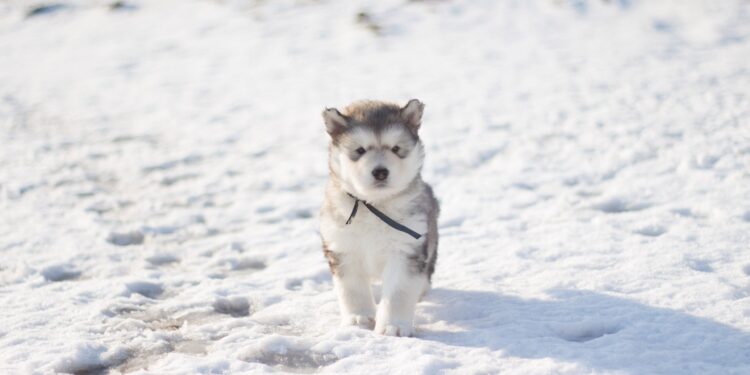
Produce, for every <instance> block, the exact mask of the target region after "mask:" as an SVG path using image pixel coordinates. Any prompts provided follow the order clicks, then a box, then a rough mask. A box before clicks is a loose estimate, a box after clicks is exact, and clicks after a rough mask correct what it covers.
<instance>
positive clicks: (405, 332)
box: [375, 322, 414, 337]
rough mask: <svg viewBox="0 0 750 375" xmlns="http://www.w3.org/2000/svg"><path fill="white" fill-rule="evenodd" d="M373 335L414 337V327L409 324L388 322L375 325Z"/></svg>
mask: <svg viewBox="0 0 750 375" xmlns="http://www.w3.org/2000/svg"><path fill="white" fill-rule="evenodd" d="M375 333H379V334H381V335H386V336H398V337H411V336H413V335H414V325H413V324H412V323H411V322H408V323H407V322H401V323H398V322H389V323H383V324H381V323H380V322H378V323H377V324H376V325H375Z"/></svg>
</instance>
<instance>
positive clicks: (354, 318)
mask: <svg viewBox="0 0 750 375" xmlns="http://www.w3.org/2000/svg"><path fill="white" fill-rule="evenodd" d="M341 325H342V326H359V327H362V328H367V329H372V327H373V326H374V325H375V319H374V318H372V317H369V316H367V315H360V314H346V315H344V317H343V318H342V319H341Z"/></svg>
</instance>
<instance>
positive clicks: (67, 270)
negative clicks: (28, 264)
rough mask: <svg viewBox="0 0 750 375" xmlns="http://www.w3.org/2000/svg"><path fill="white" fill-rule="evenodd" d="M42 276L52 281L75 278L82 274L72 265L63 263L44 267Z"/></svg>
mask: <svg viewBox="0 0 750 375" xmlns="http://www.w3.org/2000/svg"><path fill="white" fill-rule="evenodd" d="M42 276H44V278H45V279H46V280H47V281H52V282H58V281H67V280H75V279H77V278H78V277H80V276H81V271H78V270H76V269H75V268H73V267H72V266H71V265H68V264H61V265H55V266H49V267H47V268H45V269H43V270H42Z"/></svg>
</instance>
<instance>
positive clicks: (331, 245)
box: [321, 196, 427, 279]
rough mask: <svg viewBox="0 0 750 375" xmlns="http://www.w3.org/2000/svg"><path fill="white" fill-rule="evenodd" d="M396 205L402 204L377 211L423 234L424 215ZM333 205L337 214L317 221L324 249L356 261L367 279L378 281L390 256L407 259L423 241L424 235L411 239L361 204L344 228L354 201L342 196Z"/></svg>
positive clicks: (386, 206)
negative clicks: (400, 253)
mask: <svg viewBox="0 0 750 375" xmlns="http://www.w3.org/2000/svg"><path fill="white" fill-rule="evenodd" d="M329 203H332V202H329ZM399 203H402V202H392V203H391V204H389V205H383V206H380V207H377V208H378V209H379V210H380V211H382V212H383V213H384V214H386V215H388V216H389V217H390V218H392V219H393V220H395V221H397V222H399V223H401V224H403V225H405V226H407V227H409V228H411V229H412V230H414V231H416V232H417V233H420V234H424V233H425V232H426V230H427V218H426V216H425V215H424V214H423V213H413V214H410V213H409V212H408V208H407V207H406V205H401V208H399ZM334 204H335V205H336V207H335V209H336V212H337V213H338V214H339V215H325V216H324V217H322V218H321V234H322V235H323V238H324V240H325V241H326V244H327V246H328V249H329V250H331V251H333V252H335V253H338V254H346V256H348V257H352V258H357V259H358V260H359V261H360V262H362V265H363V266H364V267H363V268H364V269H365V270H366V271H367V273H368V274H369V275H368V276H369V277H370V278H371V279H379V277H380V275H381V274H382V271H383V267H384V265H385V262H386V259H387V258H388V256H389V255H390V254H393V253H394V252H402V253H404V254H405V255H407V256H408V255H411V254H413V253H414V252H416V251H420V249H421V246H422V244H423V243H424V241H425V237H424V236H422V237H421V238H420V239H415V238H413V237H411V236H410V235H408V234H406V233H404V232H401V231H398V230H396V229H394V228H392V227H391V226H389V225H388V224H386V223H385V222H383V221H382V220H381V219H380V218H378V217H377V216H375V214H373V213H372V212H370V211H369V210H368V209H367V208H366V207H365V206H364V204H362V203H360V204H359V207H358V210H357V213H356V215H355V216H354V217H353V218H352V221H351V223H350V224H348V225H347V224H346V218H348V217H349V215H350V214H351V210H352V208H353V206H354V200H353V199H351V198H349V197H346V196H345V197H343V198H340V199H336V202H335V203H334Z"/></svg>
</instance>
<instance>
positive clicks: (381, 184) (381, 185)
mask: <svg viewBox="0 0 750 375" xmlns="http://www.w3.org/2000/svg"><path fill="white" fill-rule="evenodd" d="M372 186H374V187H376V188H378V189H383V188H387V187H388V182H386V181H375V182H373V183H372Z"/></svg>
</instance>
